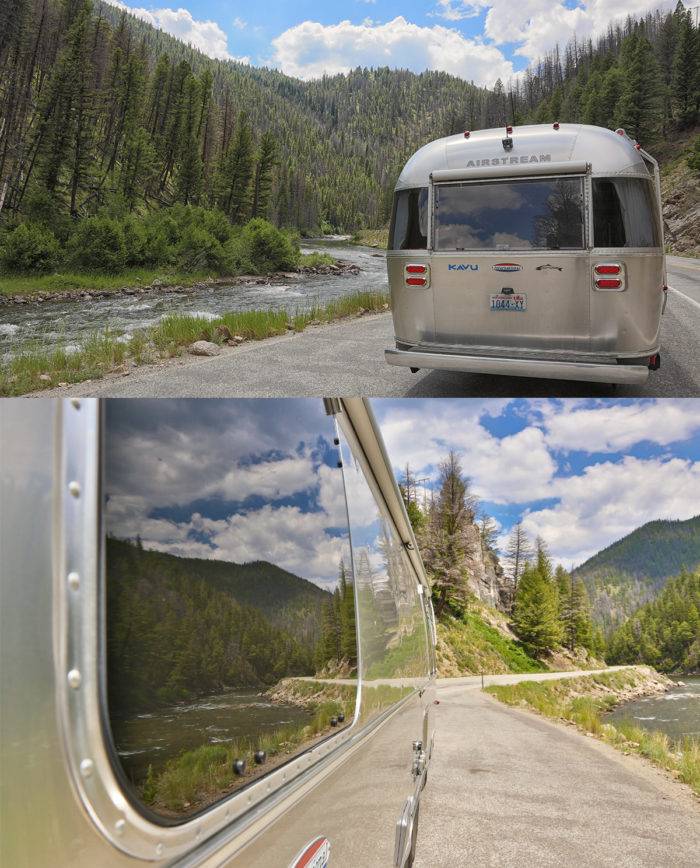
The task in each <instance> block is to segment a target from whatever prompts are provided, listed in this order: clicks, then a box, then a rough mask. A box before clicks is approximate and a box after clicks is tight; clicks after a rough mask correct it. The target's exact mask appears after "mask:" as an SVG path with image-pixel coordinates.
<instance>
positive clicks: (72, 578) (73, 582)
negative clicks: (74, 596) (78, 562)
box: [68, 573, 80, 591]
mask: <svg viewBox="0 0 700 868" xmlns="http://www.w3.org/2000/svg"><path fill="white" fill-rule="evenodd" d="M68 587H69V588H70V589H71V591H77V590H78V588H79V587H80V576H79V575H78V573H68Z"/></svg>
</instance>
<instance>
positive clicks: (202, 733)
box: [111, 689, 313, 781]
mask: <svg viewBox="0 0 700 868" xmlns="http://www.w3.org/2000/svg"><path fill="white" fill-rule="evenodd" d="M312 717H313V712H312V711H310V710H308V709H306V708H301V707H299V706H296V705H287V704H282V703H279V702H274V703H273V702H270V701H269V700H268V699H267V698H266V697H265V696H263V695H261V694H260V693H259V692H258V691H255V690H250V689H248V690H228V691H226V692H224V693H220V694H216V695H214V696H207V697H205V698H202V699H198V700H195V701H193V702H184V703H178V704H177V705H171V706H168V707H167V708H161V709H158V710H157V711H152V712H149V713H146V714H138V715H134V716H132V717H126V718H119V717H112V719H111V724H112V734H113V737H114V741H115V745H116V748H117V753H118V754H119V759H120V760H121V763H122V765H123V766H124V770H125V771H126V773H127V775H128V776H129V777H130V778H132V779H133V780H134V781H140V780H143V779H144V778H145V776H146V773H147V771H148V766H149V765H151V766H153V771H154V772H158V771H160V770H161V769H162V768H163V766H164V765H165V763H166V762H167V761H168V760H169V759H171V758H172V757H176V756H179V755H180V754H181V753H183V752H184V751H187V750H192V749H193V748H196V747H200V746H201V745H203V744H226V743H227V742H230V741H232V740H233V739H236V738H242V737H249V738H251V739H253V740H254V739H255V737H256V736H258V735H261V734H265V733H270V732H274V731H275V730H277V729H280V728H282V727H284V726H287V725H288V724H294V725H299V724H302V725H303V724H306V723H308V722H309V721H310V720H311V718H312Z"/></svg>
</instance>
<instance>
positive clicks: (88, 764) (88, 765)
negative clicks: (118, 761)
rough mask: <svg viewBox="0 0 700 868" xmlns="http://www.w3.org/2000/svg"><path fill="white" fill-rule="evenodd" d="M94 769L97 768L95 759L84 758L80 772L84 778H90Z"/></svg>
mask: <svg viewBox="0 0 700 868" xmlns="http://www.w3.org/2000/svg"><path fill="white" fill-rule="evenodd" d="M94 770H95V764H94V763H93V761H92V760H91V759H84V760H83V761H82V762H81V763H80V774H81V775H82V776H83V777H84V778H89V777H90V775H91V774H92V773H93V771H94Z"/></svg>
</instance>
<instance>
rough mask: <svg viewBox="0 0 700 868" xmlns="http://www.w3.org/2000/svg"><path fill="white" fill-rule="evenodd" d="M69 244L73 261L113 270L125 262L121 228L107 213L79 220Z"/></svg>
mask: <svg viewBox="0 0 700 868" xmlns="http://www.w3.org/2000/svg"><path fill="white" fill-rule="evenodd" d="M68 248H69V250H70V253H71V258H72V260H73V262H75V264H76V265H79V266H81V267H82V268H89V269H94V270H96V271H108V272H116V271H120V270H121V269H122V268H124V266H125V264H126V259H127V250H126V242H125V240H124V230H123V229H122V226H121V224H120V223H119V222H118V221H117V220H112V219H110V218H109V217H88V218H87V219H86V220H82V221H81V222H80V223H78V225H77V226H76V228H75V231H74V232H73V235H72V236H71V238H70V240H69V242H68Z"/></svg>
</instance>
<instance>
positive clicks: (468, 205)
mask: <svg viewBox="0 0 700 868" xmlns="http://www.w3.org/2000/svg"><path fill="white" fill-rule="evenodd" d="M524 204H525V200H524V199H523V197H522V195H521V194H520V192H519V191H518V189H517V187H516V186H515V185H513V184H504V183H500V184H497V185H494V184H487V185H484V184H469V185H467V186H465V187H448V188H443V189H442V190H441V191H440V194H439V209H438V213H439V214H440V221H442V220H445V221H449V220H457V219H459V218H462V217H468V216H470V215H471V214H479V212H481V211H484V210H489V211H494V210H498V211H513V210H515V209H516V208H520V207H521V206H522V205H524Z"/></svg>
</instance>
